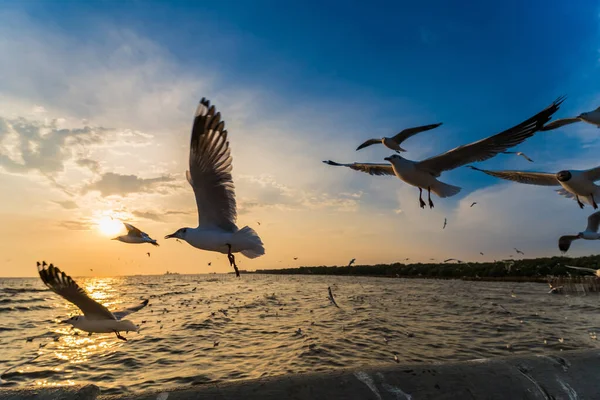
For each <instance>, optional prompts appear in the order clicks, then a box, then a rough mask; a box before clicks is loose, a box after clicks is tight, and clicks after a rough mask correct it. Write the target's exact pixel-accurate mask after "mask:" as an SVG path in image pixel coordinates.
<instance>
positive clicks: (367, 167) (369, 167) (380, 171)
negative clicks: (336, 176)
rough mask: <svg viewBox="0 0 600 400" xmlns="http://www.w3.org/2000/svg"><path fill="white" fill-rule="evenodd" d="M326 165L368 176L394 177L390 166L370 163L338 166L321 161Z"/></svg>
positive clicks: (330, 162)
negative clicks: (344, 168)
mask: <svg viewBox="0 0 600 400" xmlns="http://www.w3.org/2000/svg"><path fill="white" fill-rule="evenodd" d="M323 162H324V163H325V164H327V165H335V166H337V167H348V168H351V169H353V170H355V171H361V172H366V173H367V174H369V175H395V174H394V169H393V168H392V166H391V165H390V164H371V163H352V164H340V163H336V162H335V161H331V160H327V161H323Z"/></svg>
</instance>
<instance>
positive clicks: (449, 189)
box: [431, 182, 461, 198]
mask: <svg viewBox="0 0 600 400" xmlns="http://www.w3.org/2000/svg"><path fill="white" fill-rule="evenodd" d="M460 190H461V188H459V187H458V186H452V185H448V184H447V183H443V182H436V184H435V186H432V187H431V191H432V192H433V193H435V194H437V195H438V197H442V198H443V197H451V196H454V195H456V194H458V192H460Z"/></svg>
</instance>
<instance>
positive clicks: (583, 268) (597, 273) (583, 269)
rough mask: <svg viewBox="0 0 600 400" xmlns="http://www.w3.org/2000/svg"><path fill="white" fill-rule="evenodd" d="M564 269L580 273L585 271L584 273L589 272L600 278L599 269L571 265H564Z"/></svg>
mask: <svg viewBox="0 0 600 400" xmlns="http://www.w3.org/2000/svg"><path fill="white" fill-rule="evenodd" d="M565 267H567V268H571V269H579V270H581V271H586V272H591V273H592V274H594V275H596V276H597V277H598V278H600V269H593V268H585V267H573V266H571V265H565Z"/></svg>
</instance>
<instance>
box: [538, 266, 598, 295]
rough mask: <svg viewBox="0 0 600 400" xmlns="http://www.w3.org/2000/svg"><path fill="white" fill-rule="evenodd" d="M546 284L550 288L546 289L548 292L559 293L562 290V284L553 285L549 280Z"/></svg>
mask: <svg viewBox="0 0 600 400" xmlns="http://www.w3.org/2000/svg"><path fill="white" fill-rule="evenodd" d="M575 268H577V267H575ZM592 271H593V270H592ZM594 272H595V271H594ZM548 286H550V290H549V291H548V294H558V293H561V292H562V290H563V287H562V286H554V285H552V283H551V282H548Z"/></svg>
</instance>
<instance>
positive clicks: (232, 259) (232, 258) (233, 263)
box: [227, 243, 240, 278]
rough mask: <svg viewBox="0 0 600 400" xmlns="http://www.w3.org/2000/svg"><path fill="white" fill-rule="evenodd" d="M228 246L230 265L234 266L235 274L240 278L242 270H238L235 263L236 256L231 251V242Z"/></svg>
mask: <svg viewBox="0 0 600 400" xmlns="http://www.w3.org/2000/svg"><path fill="white" fill-rule="evenodd" d="M227 248H228V249H229V250H228V252H227V259H228V260H229V265H231V266H232V267H233V269H234V270H235V276H236V277H238V278H239V277H240V271H239V270H238V267H237V265H236V264H235V256H234V255H233V253H232V252H231V244H229V243H227Z"/></svg>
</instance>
